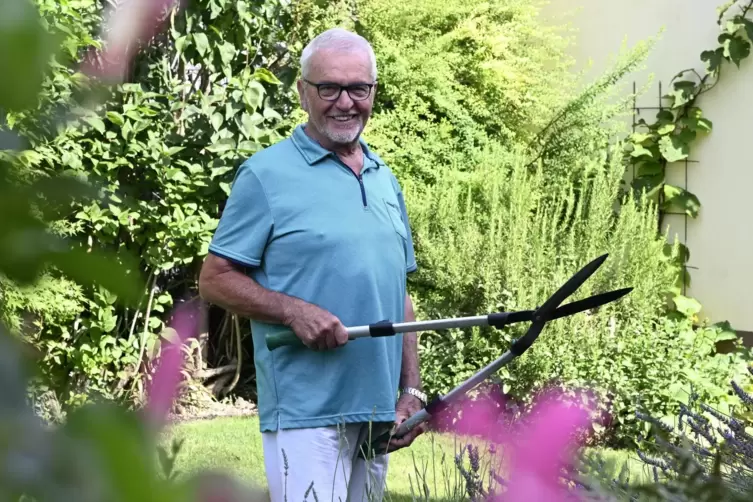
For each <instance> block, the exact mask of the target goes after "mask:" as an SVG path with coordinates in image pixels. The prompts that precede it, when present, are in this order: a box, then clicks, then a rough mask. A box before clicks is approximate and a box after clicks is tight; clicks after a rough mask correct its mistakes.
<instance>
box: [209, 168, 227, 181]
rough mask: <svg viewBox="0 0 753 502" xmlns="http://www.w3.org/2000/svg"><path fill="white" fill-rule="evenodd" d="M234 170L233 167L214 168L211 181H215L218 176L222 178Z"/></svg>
mask: <svg viewBox="0 0 753 502" xmlns="http://www.w3.org/2000/svg"><path fill="white" fill-rule="evenodd" d="M232 170H233V168H232V167H231V166H222V167H213V168H212V174H210V175H209V177H210V179H214V178H216V177H217V176H222V175H223V174H225V173H226V172H228V171H232Z"/></svg>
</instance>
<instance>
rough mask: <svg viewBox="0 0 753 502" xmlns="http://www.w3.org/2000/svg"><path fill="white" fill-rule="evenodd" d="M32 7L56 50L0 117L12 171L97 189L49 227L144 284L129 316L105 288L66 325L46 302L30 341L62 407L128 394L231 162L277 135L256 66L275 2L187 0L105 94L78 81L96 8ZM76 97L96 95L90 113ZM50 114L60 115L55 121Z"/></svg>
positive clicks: (181, 288) (191, 265) (202, 236)
mask: <svg viewBox="0 0 753 502" xmlns="http://www.w3.org/2000/svg"><path fill="white" fill-rule="evenodd" d="M35 6H36V7H37V8H38V10H39V12H40V14H41V15H42V17H43V19H44V20H45V22H46V26H47V30H48V31H49V32H51V33H54V34H55V35H57V36H60V37H61V39H62V46H63V48H64V50H63V51H62V52H60V53H59V54H58V55H57V57H56V59H55V60H54V61H53V63H52V64H51V66H50V67H49V71H47V72H46V74H45V79H44V80H43V81H42V92H41V94H40V96H39V103H38V106H30V107H26V108H23V109H19V110H12V111H11V112H10V113H7V114H6V115H5V119H4V122H5V124H6V126H5V129H7V130H12V131H15V132H17V133H18V134H20V135H21V136H22V137H23V138H24V140H25V141H27V142H28V143H29V144H28V145H26V146H25V148H24V150H23V151H21V152H18V153H13V154H12V155H11V157H12V158H13V160H14V166H15V171H14V175H15V176H16V178H17V180H18V181H19V182H22V183H31V182H34V181H35V180H44V179H46V178H48V177H50V176H56V175H59V174H62V173H65V174H66V175H73V176H75V177H78V178H81V179H85V180H87V181H89V182H91V183H93V184H95V185H96V186H98V187H99V189H100V190H101V195H102V197H99V198H96V199H89V200H87V201H82V202H79V203H77V204H75V205H68V206H64V208H63V211H61V214H59V215H56V220H57V221H56V224H57V225H58V226H59V227H61V228H62V229H63V232H64V233H65V234H66V235H68V236H69V237H71V238H72V240H73V241H74V242H78V243H80V246H81V247H82V248H83V249H85V250H86V252H87V253H88V252H90V251H92V250H103V251H108V252H112V253H122V252H127V253H130V255H132V256H138V257H139V260H138V263H136V266H137V267H138V270H139V272H140V273H141V274H143V277H144V278H146V279H147V280H146V289H145V290H143V291H142V294H141V300H140V303H139V304H138V305H136V306H135V308H123V306H122V305H121V304H120V303H118V302H116V301H115V300H116V297H115V296H113V295H112V294H111V293H110V292H108V291H104V290H100V289H99V288H96V287H87V288H83V289H81V290H80V291H79V293H78V294H77V296H76V297H75V301H76V302H77V303H78V305H77V308H75V309H74V310H76V320H75V322H72V319H71V318H70V316H63V315H62V313H60V312H59V310H56V309H54V308H52V307H49V308H48V313H50V314H51V315H52V317H53V318H54V319H52V322H48V323H47V324H46V325H45V326H43V327H42V329H41V330H40V332H39V333H37V334H35V337H34V338H32V339H31V340H32V341H34V342H35V344H36V346H37V347H38V348H39V350H40V351H41V352H42V353H43V354H46V356H45V360H44V361H43V364H44V366H45V368H47V370H48V371H46V372H45V374H46V375H47V376H48V377H49V378H50V380H51V381H52V382H51V385H52V387H53V388H55V389H56V390H58V391H59V393H60V397H61V399H62V400H63V401H64V403H68V404H75V403H78V402H81V400H82V399H83V400H85V399H86V398H87V396H88V395H90V394H99V395H104V396H107V397H110V398H113V397H125V398H132V397H137V398H139V397H140V396H139V394H140V388H141V387H140V385H141V384H140V383H139V379H140V375H141V373H142V371H143V369H144V367H145V366H146V365H147V364H148V361H149V360H150V359H151V358H153V357H154V355H156V353H157V352H158V350H159V346H160V344H161V340H162V337H161V335H162V334H163V328H164V323H165V318H166V314H167V312H168V311H169V308H170V307H171V306H172V305H174V303H175V302H177V301H180V300H182V299H183V298H184V297H185V296H190V295H192V294H194V292H195V285H194V283H195V276H196V274H197V270H198V267H199V265H200V263H201V260H202V259H203V257H204V255H205V254H206V251H207V248H208V244H209V240H210V239H211V235H212V231H213V229H214V227H215V226H216V224H217V219H218V217H219V211H220V204H221V203H222V202H223V201H224V199H225V198H226V197H227V194H228V192H229V184H230V181H231V180H232V177H233V172H234V169H235V167H236V166H237V165H238V164H239V163H240V162H241V161H243V160H244V159H245V158H246V157H247V156H249V155H250V154H252V153H253V152H255V151H257V150H258V149H260V148H262V147H263V146H266V145H268V144H270V143H272V142H275V141H277V140H278V139H279V138H280V135H279V133H278V131H277V129H278V127H279V124H280V121H281V117H280V115H279V114H278V113H277V112H276V111H275V110H274V109H273V108H271V107H270V104H269V95H270V93H271V92H273V90H274V89H275V88H276V87H277V86H279V84H280V82H279V81H278V80H277V79H276V78H275V77H274V76H273V75H272V74H271V73H270V72H269V71H268V70H266V69H264V68H263V67H262V66H263V65H264V64H265V63H267V62H270V57H272V56H274V55H275V54H276V53H275V49H274V43H275V40H276V38H275V30H277V29H278V28H277V26H276V24H275V20H276V18H277V17H278V13H279V11H280V9H284V6H281V5H279V4H277V3H275V2H269V3H267V4H264V3H254V4H251V3H247V2H232V3H228V2H225V3H223V4H222V5H221V6H220V5H219V4H217V3H215V2H199V3H195V2H194V3H191V4H190V5H188V6H186V8H185V9H183V10H181V11H180V12H179V13H178V14H176V15H174V16H170V17H169V18H168V19H167V20H166V22H167V27H166V28H167V29H166V30H164V31H163V32H162V33H160V34H159V35H157V36H156V37H155V38H154V40H151V41H150V43H149V44H146V45H144V46H143V50H142V52H141V53H140V54H139V55H138V57H137V58H135V59H134V60H133V61H131V64H129V65H128V68H127V75H126V78H125V81H124V82H123V83H122V84H119V85H117V86H109V87H106V88H101V87H98V86H97V84H95V83H93V82H92V81H90V80H89V79H88V78H86V77H85V76H84V74H83V73H82V64H84V63H87V62H91V61H90V51H91V49H92V48H93V47H98V46H99V45H100V44H101V43H102V40H101V36H100V35H98V34H97V33H96V30H98V29H99V25H100V24H101V18H102V14H101V12H100V6H99V3H98V2H94V1H84V2H78V3H75V4H70V3H59V2H48V1H46V0H38V1H36V3H35ZM97 64H98V63H97V62H95V63H94V65H95V67H96V65H97ZM82 95H84V96H92V95H96V96H98V97H100V96H101V97H103V99H101V100H100V101H98V106H96V107H90V106H88V103H84V102H82V98H81V96H82ZM61 110H66V111H67V112H66V113H69V115H68V116H66V117H63V118H64V119H65V120H62V121H61V120H60V118H61V117H60V113H61ZM68 110H69V112H68ZM39 287H41V286H38V288H39ZM37 291H38V289H37ZM48 296H49V295H48ZM71 298H73V297H71ZM43 299H44V298H43V297H38V298H37V300H36V301H37V302H38V301H42V300H43ZM19 301H20V300H19ZM24 301H25V302H26V303H27V304H30V303H32V302H33V300H31V299H26V300H24ZM21 303H23V302H21ZM57 314H61V315H60V316H58V317H57V318H55V316H56V315H57ZM9 315H11V314H9ZM13 315H15V314H13ZM131 390H135V391H136V395H135V396H134V395H132V394H131V392H130V391H131Z"/></svg>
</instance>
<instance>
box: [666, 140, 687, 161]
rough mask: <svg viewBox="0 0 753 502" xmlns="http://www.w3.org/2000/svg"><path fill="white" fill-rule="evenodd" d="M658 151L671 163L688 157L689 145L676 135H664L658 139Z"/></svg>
mask: <svg viewBox="0 0 753 502" xmlns="http://www.w3.org/2000/svg"><path fill="white" fill-rule="evenodd" d="M659 151H660V152H661V154H662V156H663V157H664V158H665V159H667V162H670V163H671V162H677V161H680V160H683V159H686V158H688V155H689V154H690V147H689V146H688V144H687V143H685V142H684V141H682V139H681V138H679V137H678V136H664V137H662V139H661V140H659Z"/></svg>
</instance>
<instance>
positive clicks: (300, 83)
mask: <svg viewBox="0 0 753 502" xmlns="http://www.w3.org/2000/svg"><path fill="white" fill-rule="evenodd" d="M296 88H297V89H298V99H300V100H301V108H303V109H304V111H306V112H308V111H309V110H308V107H309V104H308V101H307V99H306V92H305V90H304V88H303V80H301V79H298V82H296Z"/></svg>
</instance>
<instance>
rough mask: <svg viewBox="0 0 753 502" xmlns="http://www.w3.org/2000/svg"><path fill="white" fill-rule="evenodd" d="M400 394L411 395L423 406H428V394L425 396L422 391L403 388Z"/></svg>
mask: <svg viewBox="0 0 753 502" xmlns="http://www.w3.org/2000/svg"><path fill="white" fill-rule="evenodd" d="M400 392H402V393H403V394H410V395H411V396H413V397H415V398H418V400H419V401H421V404H423V405H424V406H426V401H427V397H426V394H424V393H423V392H421V391H420V390H418V389H414V388H413V387H403V388H402V389H400Z"/></svg>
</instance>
